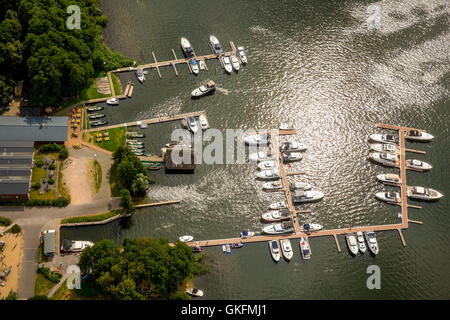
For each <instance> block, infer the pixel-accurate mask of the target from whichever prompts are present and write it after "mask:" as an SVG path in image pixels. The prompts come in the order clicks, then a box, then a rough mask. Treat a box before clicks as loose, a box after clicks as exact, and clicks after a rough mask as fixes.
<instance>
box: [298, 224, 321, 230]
mask: <svg viewBox="0 0 450 320" xmlns="http://www.w3.org/2000/svg"><path fill="white" fill-rule="evenodd" d="M322 228H323V226H322V225H320V224H318V223H305V224H304V225H303V231H305V232H313V231H319V230H322Z"/></svg>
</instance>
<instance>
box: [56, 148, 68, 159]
mask: <svg viewBox="0 0 450 320" xmlns="http://www.w3.org/2000/svg"><path fill="white" fill-rule="evenodd" d="M67 157H69V151H67V148H66V146H64V148H63V149H61V150H60V151H59V153H58V158H59V160H65V159H67Z"/></svg>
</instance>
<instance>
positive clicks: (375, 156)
mask: <svg viewBox="0 0 450 320" xmlns="http://www.w3.org/2000/svg"><path fill="white" fill-rule="evenodd" d="M369 159H371V160H373V161H374V162H377V163H379V164H382V165H384V166H387V167H396V166H398V165H399V158H398V156H397V155H395V154H392V153H387V152H381V153H380V152H371V153H369Z"/></svg>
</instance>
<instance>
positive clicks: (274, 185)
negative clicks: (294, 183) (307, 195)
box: [262, 181, 283, 191]
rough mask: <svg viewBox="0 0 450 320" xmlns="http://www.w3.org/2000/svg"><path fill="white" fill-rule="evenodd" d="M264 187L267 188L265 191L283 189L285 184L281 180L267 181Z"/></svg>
mask: <svg viewBox="0 0 450 320" xmlns="http://www.w3.org/2000/svg"><path fill="white" fill-rule="evenodd" d="M262 189H263V190H265V191H275V190H282V189H283V184H282V183H281V182H279V181H271V182H266V183H264V184H263V187H262Z"/></svg>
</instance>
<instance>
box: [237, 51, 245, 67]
mask: <svg viewBox="0 0 450 320" xmlns="http://www.w3.org/2000/svg"><path fill="white" fill-rule="evenodd" d="M237 50H238V55H239V59H241V61H242V63H243V64H247V55H246V54H245V51H244V47H238V48H237Z"/></svg>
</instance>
